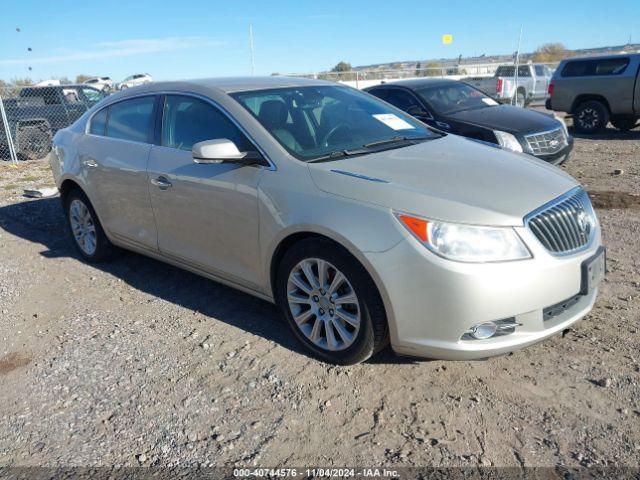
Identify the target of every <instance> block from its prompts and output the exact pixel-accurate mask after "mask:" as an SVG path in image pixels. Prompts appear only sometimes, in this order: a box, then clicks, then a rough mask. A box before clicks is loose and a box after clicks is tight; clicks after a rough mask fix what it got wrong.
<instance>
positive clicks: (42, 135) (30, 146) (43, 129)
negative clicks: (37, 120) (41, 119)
mask: <svg viewBox="0 0 640 480" xmlns="http://www.w3.org/2000/svg"><path fill="white" fill-rule="evenodd" d="M17 140H18V152H19V153H20V154H21V157H22V158H24V159H26V160H41V159H43V158H45V157H46V156H47V155H48V154H49V152H50V151H51V140H52V135H51V129H50V128H49V127H48V126H47V125H44V124H43V125H35V126H29V127H22V128H20V129H19V130H18V139H17Z"/></svg>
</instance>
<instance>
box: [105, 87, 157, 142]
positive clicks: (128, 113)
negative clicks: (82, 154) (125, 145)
mask: <svg viewBox="0 0 640 480" xmlns="http://www.w3.org/2000/svg"><path fill="white" fill-rule="evenodd" d="M154 102H155V97H141V98H134V99H131V100H125V101H123V102H119V103H115V104H113V105H111V107H110V109H109V121H108V122H107V136H108V137H111V138H119V139H122V140H130V141H132V142H142V143H151V141H150V140H151V136H152V135H151V132H152V126H153V104H154Z"/></svg>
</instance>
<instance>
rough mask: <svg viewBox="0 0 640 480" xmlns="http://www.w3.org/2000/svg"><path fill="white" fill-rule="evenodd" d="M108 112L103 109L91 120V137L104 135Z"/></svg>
mask: <svg viewBox="0 0 640 480" xmlns="http://www.w3.org/2000/svg"><path fill="white" fill-rule="evenodd" d="M108 110H109V109H108V108H103V109H102V110H100V111H99V112H98V113H96V114H95V115H94V116H93V117H92V118H91V125H90V126H89V133H92V134H93V135H104V131H105V128H106V126H107V111H108Z"/></svg>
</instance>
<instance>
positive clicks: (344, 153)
mask: <svg viewBox="0 0 640 480" xmlns="http://www.w3.org/2000/svg"><path fill="white" fill-rule="evenodd" d="M364 153H371V152H370V151H369V150H364V149H359V150H334V151H333V152H330V153H327V154H326V155H322V156H321V157H316V158H312V159H311V160H307V163H315V162H327V161H331V160H336V159H338V158H342V157H352V156H354V155H362V154H364Z"/></svg>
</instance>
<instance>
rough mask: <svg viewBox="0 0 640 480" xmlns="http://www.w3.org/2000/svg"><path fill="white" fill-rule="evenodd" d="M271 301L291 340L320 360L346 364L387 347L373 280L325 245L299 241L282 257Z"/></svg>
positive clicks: (345, 255) (383, 317) (343, 253)
mask: <svg viewBox="0 0 640 480" xmlns="http://www.w3.org/2000/svg"><path fill="white" fill-rule="evenodd" d="M277 298H278V304H279V306H280V308H281V310H282V313H283V315H284V316H285V318H286V319H287V323H288V324H289V327H290V328H291V330H292V332H293V334H294V336H295V337H296V339H297V340H298V341H299V342H300V343H301V344H302V345H303V346H304V347H305V348H306V350H308V351H309V352H310V353H312V354H313V355H314V356H316V357H317V358H319V359H321V360H324V361H327V362H330V363H335V364H340V365H352V364H355V363H359V362H362V361H364V360H367V359H368V358H369V357H371V356H372V355H373V354H375V353H377V352H378V351H380V350H381V349H382V348H384V346H385V345H386V344H387V343H388V334H387V319H386V315H385V311H384V306H383V303H382V299H381V298H380V295H379V293H378V290H377V288H376V286H375V284H374V282H373V280H372V279H371V277H370V276H369V274H368V273H367V271H366V270H365V269H364V267H362V265H360V263H359V262H358V261H357V260H356V259H355V258H354V257H352V256H351V255H350V254H349V253H348V252H347V251H346V250H344V249H343V248H342V247H340V246H338V245H336V244H335V243H333V242H331V241H329V240H325V239H309V240H303V241H301V242H299V243H297V244H296V245H294V246H293V247H292V248H291V249H290V250H289V251H288V252H287V253H286V254H285V256H284V258H283V259H282V262H281V263H280V265H279V268H278V274H277Z"/></svg>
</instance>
